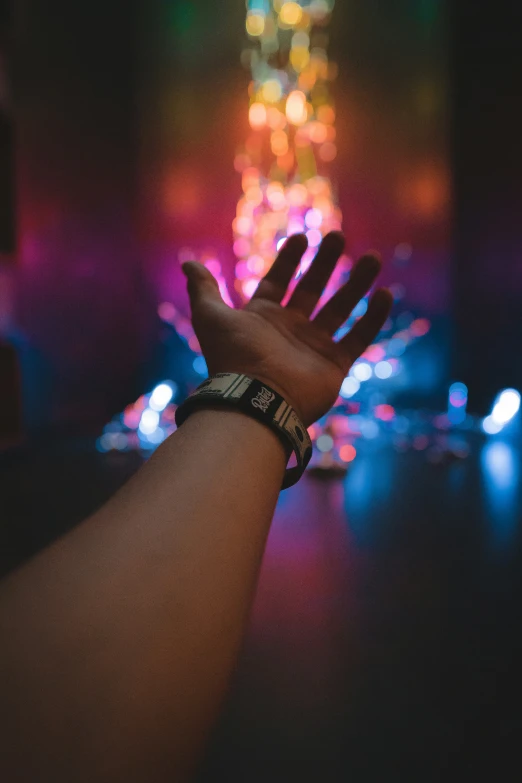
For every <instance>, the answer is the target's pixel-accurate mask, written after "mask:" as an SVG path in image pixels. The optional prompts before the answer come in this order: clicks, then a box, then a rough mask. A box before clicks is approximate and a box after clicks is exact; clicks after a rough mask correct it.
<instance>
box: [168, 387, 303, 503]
mask: <svg viewBox="0 0 522 783" xmlns="http://www.w3.org/2000/svg"><path fill="white" fill-rule="evenodd" d="M209 403H210V404H212V405H225V406H228V407H233V408H237V409H238V410H240V411H242V412H243V413H246V414H247V415H249V416H251V417H252V418H254V419H257V421H260V422H262V423H263V424H266V425H267V426H268V427H270V429H271V430H273V431H274V432H275V433H276V434H277V435H278V436H279V437H280V439H281V440H282V442H283V444H284V445H285V447H286V449H287V453H288V457H289V458H290V457H291V454H292V453H294V454H295V458H296V462H297V465H296V466H295V467H292V468H287V470H286V473H285V479H284V482H283V487H282V488H283V489H287V488H288V487H292V486H293V485H294V484H297V482H298V481H299V479H300V478H301V476H302V475H303V473H304V471H305V469H306V466H307V465H308V463H309V462H310V459H311V457H312V441H311V440H310V436H309V435H308V432H307V430H306V427H305V426H304V425H303V424H302V422H301V421H300V419H299V417H298V416H297V414H296V412H295V411H294V409H293V408H292V406H291V405H289V404H288V403H287V402H286V400H285V399H284V398H283V397H282V396H281V395H280V394H278V393H277V392H276V391H274V389H272V388H270V386H267V385H266V383H263V382H262V381H258V380H256V379H255V378H249V377H248V376H247V375H239V374H238V373H218V374H217V375H213V376H212V377H211V378H208V379H207V380H206V381H203V383H202V384H201V385H200V386H199V387H198V388H197V389H196V391H195V392H193V393H192V394H191V395H190V396H189V397H187V399H186V400H185V402H184V403H182V404H181V405H180V406H179V408H178V409H177V410H176V424H177V426H178V427H180V426H181V425H182V424H183V422H184V421H185V420H186V419H188V417H189V416H190V414H191V413H193V412H194V411H195V410H197V409H198V408H202V407H205V405H208V404H209Z"/></svg>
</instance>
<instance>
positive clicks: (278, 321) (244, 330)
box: [193, 234, 390, 425]
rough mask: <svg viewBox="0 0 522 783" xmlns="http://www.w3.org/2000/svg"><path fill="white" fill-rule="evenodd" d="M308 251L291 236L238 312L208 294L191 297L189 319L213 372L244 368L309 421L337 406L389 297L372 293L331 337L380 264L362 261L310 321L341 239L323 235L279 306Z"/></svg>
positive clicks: (378, 325)
mask: <svg viewBox="0 0 522 783" xmlns="http://www.w3.org/2000/svg"><path fill="white" fill-rule="evenodd" d="M305 248H306V243H305V240H304V238H303V237H301V236H296V237H292V238H291V239H290V240H289V241H288V242H287V243H286V245H285V247H284V248H283V250H282V251H281V253H280V254H279V256H278V258H277V259H276V261H275V262H274V264H273V266H272V268H271V269H270V271H269V273H268V274H267V276H266V277H265V278H264V279H263V280H262V281H261V283H260V285H259V288H258V290H257V291H256V293H255V294H254V296H253V298H252V299H251V301H250V302H249V303H248V304H247V305H246V306H245V308H244V309H243V310H232V309H231V308H228V307H227V306H226V305H224V304H223V302H222V301H221V299H220V297H219V298H217V297H212V299H210V297H209V298H207V299H206V300H204V301H203V303H201V302H200V306H199V307H198V306H197V305H196V306H194V302H193V321H194V327H195V329H196V334H197V335H198V338H199V341H200V343H201V347H202V350H203V353H204V355H205V358H206V360H207V364H208V367H209V371H210V373H211V374H214V373H216V372H242V373H244V374H245V375H250V376H252V377H257V378H259V379H260V380H262V381H264V382H265V383H267V384H269V385H271V386H272V387H273V388H274V389H276V390H277V391H279V392H280V393H281V394H282V395H283V396H284V397H285V399H287V400H288V401H289V402H290V403H291V404H292V405H293V407H294V408H295V409H296V411H297V413H298V414H299V415H300V416H301V418H302V419H303V421H304V422H305V423H306V424H307V425H309V424H311V423H312V422H314V421H316V420H317V419H318V418H320V417H321V416H322V415H324V414H325V413H326V412H327V411H328V410H329V408H330V407H331V406H332V405H333V404H334V402H335V400H336V399H337V395H338V393H339V389H340V386H341V383H342V381H343V378H344V377H345V375H346V373H347V372H348V370H349V368H350V366H351V365H352V364H353V362H354V361H355V359H356V358H357V357H358V356H359V355H360V354H361V353H362V352H363V351H364V350H365V349H366V347H367V346H368V345H369V344H370V342H371V341H372V340H373V339H374V337H375V335H376V334H377V333H378V331H379V330H380V328H381V326H382V323H383V322H384V320H385V319H386V317H387V314H388V312H389V307H390V295H389V293H388V292H383V291H381V292H377V294H376V295H375V296H374V297H373V299H372V302H371V304H370V307H369V309H368V312H367V314H366V315H365V316H364V317H363V318H362V319H360V321H359V322H358V323H357V324H356V326H355V327H354V328H353V329H352V331H351V332H350V333H349V334H348V335H347V336H346V337H344V338H343V339H342V340H341V341H339V342H334V341H333V339H332V336H333V334H334V333H335V332H336V331H337V329H338V328H339V327H340V326H341V325H342V324H343V323H344V321H345V320H346V318H347V317H348V316H349V314H350V312H351V310H352V309H353V308H354V307H355V305H356V304H357V302H358V301H359V300H360V299H361V297H362V296H364V294H365V293H366V291H367V290H368V288H369V287H370V285H371V283H372V282H373V280H374V279H375V277H376V275H377V273H378V271H379V262H378V260H377V259H376V258H375V257H374V256H365V257H364V258H363V259H361V261H360V262H359V263H358V264H357V266H356V267H355V268H354V271H353V272H352V275H351V278H350V281H349V282H348V283H347V284H346V285H345V286H343V287H342V288H341V289H340V290H339V291H338V293H337V294H335V295H334V296H333V297H332V299H330V301H329V302H327V304H326V305H325V306H324V307H323V309H322V310H321V311H320V312H319V313H318V315H317V316H316V318H315V319H314V320H313V321H311V320H310V315H311V314H312V312H313V310H314V309H315V307H316V305H317V302H318V301H319V298H320V296H321V294H322V291H323V289H324V286H325V285H326V283H327V281H328V278H329V277H330V275H331V273H332V271H333V269H334V267H335V264H336V263H337V260H338V258H339V256H340V255H341V252H342V248H343V242H342V239H341V236H340V235H339V234H330V235H328V236H327V237H326V238H325V240H324V241H323V244H322V246H321V248H320V250H319V252H318V255H317V257H316V259H315V260H314V263H313V264H312V266H311V267H310V269H309V270H308V272H307V273H306V274H305V275H304V276H303V277H302V279H301V281H300V282H299V284H298V285H297V287H296V289H295V291H294V293H293V294H292V296H291V298H290V301H289V302H288V305H287V306H286V307H281V305H280V304H279V303H280V302H281V300H282V299H283V297H284V295H285V293H286V290H287V288H288V285H289V283H290V281H291V279H292V277H293V275H294V274H295V270H296V267H297V266H298V264H299V261H300V259H301V256H302V254H303V252H304V250H305ZM216 288H217V287H216Z"/></svg>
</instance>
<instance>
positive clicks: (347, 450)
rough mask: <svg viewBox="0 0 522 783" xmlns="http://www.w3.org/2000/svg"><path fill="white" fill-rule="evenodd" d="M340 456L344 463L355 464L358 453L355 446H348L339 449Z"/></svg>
mask: <svg viewBox="0 0 522 783" xmlns="http://www.w3.org/2000/svg"><path fill="white" fill-rule="evenodd" d="M339 456H340V457H341V459H342V461H343V462H353V461H354V459H355V457H356V456H357V451H356V450H355V448H354V447H353V446H350V445H347V446H341V448H340V449H339Z"/></svg>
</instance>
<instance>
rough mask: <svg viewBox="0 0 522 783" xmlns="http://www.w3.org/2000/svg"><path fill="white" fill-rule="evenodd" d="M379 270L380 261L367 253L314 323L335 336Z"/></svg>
mask: <svg viewBox="0 0 522 783" xmlns="http://www.w3.org/2000/svg"><path fill="white" fill-rule="evenodd" d="M380 270H381V260H380V258H379V257H378V256H377V255H375V254H374V253H368V254H367V255H365V256H363V257H362V258H360V259H359V261H358V262H357V263H356V265H355V266H354V268H353V271H352V273H351V275H350V279H349V281H348V282H347V283H346V284H345V285H343V286H342V288H340V289H339V290H338V291H337V292H336V293H335V294H334V296H332V298H331V299H330V300H329V301H328V302H327V303H326V304H325V306H324V307H323V308H322V309H321V310H320V312H319V313H318V314H317V316H316V317H315V318H314V323H315V324H316V325H317V326H319V327H321V329H324V330H325V331H327V332H328V334H332V335H333V334H335V332H336V331H337V330H338V329H340V327H341V326H342V325H343V323H344V322H345V321H346V320H347V318H348V317H349V315H350V313H351V312H352V310H353V309H354V307H355V306H356V304H357V303H358V302H359V301H360V300H361V299H362V298H363V296H364V295H365V294H366V293H367V291H368V290H369V289H370V288H371V286H372V283H373V282H374V280H375V278H376V277H377V275H378V274H379V272H380Z"/></svg>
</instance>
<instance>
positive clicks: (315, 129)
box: [309, 122, 328, 144]
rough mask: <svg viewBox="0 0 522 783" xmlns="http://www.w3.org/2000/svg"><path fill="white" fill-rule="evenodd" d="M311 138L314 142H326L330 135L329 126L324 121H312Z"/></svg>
mask: <svg viewBox="0 0 522 783" xmlns="http://www.w3.org/2000/svg"><path fill="white" fill-rule="evenodd" d="M309 133H310V139H311V141H313V142H314V144H324V142H325V141H326V139H327V137H328V128H327V127H326V125H325V124H324V123H323V122H312V123H310V130H309Z"/></svg>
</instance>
